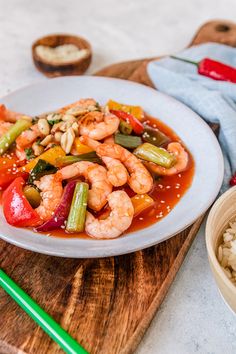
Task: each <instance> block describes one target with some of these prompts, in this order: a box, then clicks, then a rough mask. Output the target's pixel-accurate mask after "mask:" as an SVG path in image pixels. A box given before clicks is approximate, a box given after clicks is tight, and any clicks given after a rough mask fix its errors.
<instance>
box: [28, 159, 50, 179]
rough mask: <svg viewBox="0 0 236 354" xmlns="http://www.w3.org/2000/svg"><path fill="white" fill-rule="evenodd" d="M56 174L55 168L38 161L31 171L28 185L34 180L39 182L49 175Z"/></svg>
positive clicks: (40, 160)
mask: <svg viewBox="0 0 236 354" xmlns="http://www.w3.org/2000/svg"><path fill="white" fill-rule="evenodd" d="M56 172H57V168H56V167H55V166H53V165H51V164H50V163H49V162H47V161H45V160H42V159H39V160H38V162H37V164H36V165H35V166H34V168H33V169H32V170H31V172H30V175H29V179H28V183H30V184H32V183H34V181H35V180H39V179H40V178H41V177H43V176H45V175H50V174H53V173H56Z"/></svg>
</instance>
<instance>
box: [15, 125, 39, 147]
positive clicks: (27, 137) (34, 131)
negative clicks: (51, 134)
mask: <svg viewBox="0 0 236 354" xmlns="http://www.w3.org/2000/svg"><path fill="white" fill-rule="evenodd" d="M40 136H41V133H40V131H39V128H38V125H37V124H34V125H32V126H31V127H30V129H27V130H25V131H23V132H22V133H21V134H20V135H19V136H18V138H17V139H16V146H17V148H19V149H25V148H27V147H29V146H31V145H32V144H33V143H34V142H35V141H36V140H37V138H38V137H40Z"/></svg>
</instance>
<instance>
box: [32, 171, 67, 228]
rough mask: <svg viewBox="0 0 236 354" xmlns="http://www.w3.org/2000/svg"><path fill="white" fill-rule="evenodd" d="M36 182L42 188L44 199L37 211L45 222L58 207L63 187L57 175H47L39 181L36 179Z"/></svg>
mask: <svg viewBox="0 0 236 354" xmlns="http://www.w3.org/2000/svg"><path fill="white" fill-rule="evenodd" d="M34 184H35V185H36V186H37V187H38V188H39V189H40V190H41V193H40V195H41V197H42V201H41V204H40V205H39V207H38V208H36V209H35V210H36V212H37V213H38V214H39V216H40V218H41V220H42V221H43V222H45V221H47V220H49V219H50V218H51V217H52V215H53V213H54V211H55V210H56V208H57V207H58V205H59V203H60V200H61V197H62V193H63V187H62V183H61V181H60V179H59V178H57V175H56V174H54V175H45V176H43V177H41V178H40V180H39V181H34Z"/></svg>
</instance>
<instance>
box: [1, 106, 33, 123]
mask: <svg viewBox="0 0 236 354" xmlns="http://www.w3.org/2000/svg"><path fill="white" fill-rule="evenodd" d="M22 116H24V118H25V119H30V120H31V117H29V116H25V115H23V114H21V113H17V112H13V111H11V110H10V109H7V108H6V106H5V105H4V104H0V119H2V120H4V121H5V122H13V123H15V122H16V121H17V119H20V118H22Z"/></svg>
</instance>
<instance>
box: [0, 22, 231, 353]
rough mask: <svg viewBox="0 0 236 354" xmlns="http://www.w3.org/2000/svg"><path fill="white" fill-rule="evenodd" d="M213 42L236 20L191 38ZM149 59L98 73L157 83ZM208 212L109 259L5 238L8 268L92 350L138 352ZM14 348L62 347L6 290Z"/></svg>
mask: <svg viewBox="0 0 236 354" xmlns="http://www.w3.org/2000/svg"><path fill="white" fill-rule="evenodd" d="M207 41H214V42H221V43H226V44H229V45H232V46H236V25H235V24H232V23H229V22H226V23H225V22H221V21H214V22H210V23H207V24H205V25H204V26H203V27H201V28H200V30H199V31H198V33H197V34H196V36H195V37H194V40H193V41H192V43H191V44H192V45H193V44H197V43H203V42H207ZM148 61H149V59H147V60H136V61H131V62H126V63H122V64H116V65H112V66H110V67H108V68H106V69H104V70H101V71H100V72H99V73H97V74H99V75H104V76H112V77H119V78H123V79H127V80H134V81H137V82H142V83H145V84H149V85H150V84H151V83H150V81H149V79H148V77H147V75H146V71H145V67H146V64H147V62H148ZM202 219H203V216H202V217H201V218H199V219H198V220H197V221H196V222H195V223H194V224H193V225H192V226H190V227H188V228H187V229H186V230H184V231H183V232H181V233H180V234H178V235H176V236H175V237H172V238H171V239H169V240H167V241H165V242H163V243H161V244H159V245H157V246H154V247H151V248H148V249H146V250H143V251H139V252H135V253H132V254H129V255H124V256H119V257H110V258H103V259H87V260H86V259H66V258H58V257H51V256H46V255H42V254H37V253H33V252H30V251H26V250H23V249H20V248H17V247H15V246H12V245H10V244H7V243H6V242H4V241H0V250H1V267H2V268H3V269H4V270H5V271H6V272H7V273H8V274H9V276H11V277H12V278H13V279H14V280H15V281H16V282H17V283H18V284H19V285H20V286H21V287H22V288H23V289H24V290H25V291H26V292H27V293H28V294H29V295H30V296H32V297H33V298H34V299H35V300H36V301H37V302H38V303H39V305H41V306H42V307H43V308H44V309H45V310H46V311H47V312H48V313H49V314H50V315H52V317H53V318H54V319H55V320H56V321H58V322H59V323H60V324H61V325H62V326H63V328H65V329H66V330H67V331H68V332H69V333H70V334H71V335H72V336H73V337H74V338H76V339H77V340H78V341H79V342H80V343H81V344H82V345H83V346H84V347H85V348H86V349H87V351H88V352H90V353H93V354H98V353H102V354H116V353H119V354H120V353H123V354H128V353H133V352H134V350H135V348H136V347H137V345H138V343H139V342H140V340H141V338H142V336H143V334H144V333H145V331H146V329H147V328H148V326H149V324H150V321H151V320H152V318H153V316H154V314H155V313H156V311H157V309H158V308H159V306H160V304H161V303H162V300H163V298H164V296H165V295H166V293H167V290H168V289H169V286H170V285H171V283H172V281H173V279H174V277H175V275H176V273H177V271H178V269H179V268H180V266H181V264H182V262H183V259H184V257H185V255H186V253H187V251H188V249H189V247H190V245H191V243H192V241H193V239H194V237H195V236H196V233H197V231H198V229H199V227H200V225H201V222H202ZM21 232H22V231H20V230H19V237H20V233H21ZM11 353H31V354H33V353H35V354H36V353H37V354H46V353H50V354H56V353H62V350H61V349H60V348H59V347H58V345H57V344H55V343H54V342H53V341H52V340H51V339H50V338H49V337H48V336H47V335H46V334H45V333H44V332H43V331H42V330H41V329H40V328H39V327H38V326H37V325H36V324H35V323H34V322H33V321H32V320H31V319H30V318H29V317H28V316H27V315H26V314H25V313H24V312H23V311H22V310H21V309H20V308H19V307H18V306H17V305H16V304H15V303H14V301H13V300H12V299H11V298H10V297H9V296H8V295H7V294H6V293H5V292H4V291H3V290H0V354H11Z"/></svg>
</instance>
